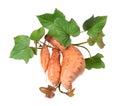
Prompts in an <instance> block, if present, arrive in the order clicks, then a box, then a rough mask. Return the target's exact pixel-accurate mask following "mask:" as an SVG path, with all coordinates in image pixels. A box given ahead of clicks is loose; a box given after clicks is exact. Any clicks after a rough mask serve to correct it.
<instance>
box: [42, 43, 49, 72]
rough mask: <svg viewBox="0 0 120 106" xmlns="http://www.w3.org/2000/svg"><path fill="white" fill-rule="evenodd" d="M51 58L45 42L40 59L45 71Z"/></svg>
mask: <svg viewBox="0 0 120 106" xmlns="http://www.w3.org/2000/svg"><path fill="white" fill-rule="evenodd" d="M49 60H50V52H49V50H48V47H47V45H46V44H45V43H44V44H43V47H42V49H41V52H40V61H41V66H42V68H43V70H44V72H46V70H47V67H48V63H49Z"/></svg>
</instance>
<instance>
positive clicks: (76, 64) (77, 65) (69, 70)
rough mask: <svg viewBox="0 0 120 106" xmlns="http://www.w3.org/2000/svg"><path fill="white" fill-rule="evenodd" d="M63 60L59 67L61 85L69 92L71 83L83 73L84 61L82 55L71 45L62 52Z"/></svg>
mask: <svg viewBox="0 0 120 106" xmlns="http://www.w3.org/2000/svg"><path fill="white" fill-rule="evenodd" d="M62 55H63V60H62V66H61V78H60V81H61V84H62V86H63V87H64V88H65V89H67V90H69V89H72V82H73V81H74V80H75V79H76V78H77V77H78V76H79V75H81V74H82V73H83V72H84V69H85V60H84V58H83V55H82V54H81V52H80V51H79V49H77V48H76V47H74V46H73V45H70V46H69V47H68V48H66V50H64V51H63V52H62Z"/></svg>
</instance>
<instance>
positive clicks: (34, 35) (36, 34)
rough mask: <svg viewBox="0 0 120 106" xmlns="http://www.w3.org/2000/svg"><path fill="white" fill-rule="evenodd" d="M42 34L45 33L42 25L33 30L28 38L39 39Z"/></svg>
mask: <svg viewBox="0 0 120 106" xmlns="http://www.w3.org/2000/svg"><path fill="white" fill-rule="evenodd" d="M44 34H45V29H44V27H41V28H39V29H37V30H34V31H33V32H32V33H31V35H30V39H31V40H38V41H39V40H40V39H41V38H42V37H43V35H44Z"/></svg>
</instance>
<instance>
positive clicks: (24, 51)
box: [10, 35, 34, 63]
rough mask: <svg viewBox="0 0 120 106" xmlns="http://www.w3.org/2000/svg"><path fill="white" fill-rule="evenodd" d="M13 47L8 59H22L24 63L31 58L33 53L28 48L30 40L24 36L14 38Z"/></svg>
mask: <svg viewBox="0 0 120 106" xmlns="http://www.w3.org/2000/svg"><path fill="white" fill-rule="evenodd" d="M14 42H15V45H14V47H13V49H12V51H11V53H10V58H14V59H23V60H24V61H25V62H26V63H27V62H28V61H29V59H30V58H32V57H33V54H34V53H33V51H32V49H31V48H30V47H29V44H30V38H29V37H28V36H26V35H19V36H16V37H15V38H14Z"/></svg>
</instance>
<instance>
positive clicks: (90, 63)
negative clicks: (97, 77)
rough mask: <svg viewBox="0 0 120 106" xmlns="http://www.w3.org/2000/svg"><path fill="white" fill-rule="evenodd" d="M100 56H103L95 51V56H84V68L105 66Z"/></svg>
mask: <svg viewBox="0 0 120 106" xmlns="http://www.w3.org/2000/svg"><path fill="white" fill-rule="evenodd" d="M101 58H103V55H102V54H100V53H97V54H96V55H95V56H92V57H91V58H86V59H85V62H86V68H87V69H89V70H90V69H92V68H96V69H100V68H105V64H104V62H103V61H102V60H101Z"/></svg>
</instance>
